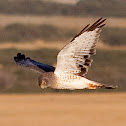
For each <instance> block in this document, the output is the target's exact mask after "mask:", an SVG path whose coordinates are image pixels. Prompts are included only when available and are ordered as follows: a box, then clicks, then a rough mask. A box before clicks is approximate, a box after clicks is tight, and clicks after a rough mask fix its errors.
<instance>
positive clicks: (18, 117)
mask: <svg viewBox="0 0 126 126" xmlns="http://www.w3.org/2000/svg"><path fill="white" fill-rule="evenodd" d="M0 125H1V126H126V93H120V94H119V93H105V94H102V93H99V94H95V93H85V94H73V93H72V94H59V93H57V94H35V95H32V94H30V95H29V94H26V95H23V94H22V95H20V94H8V95H2V94H1V95H0Z"/></svg>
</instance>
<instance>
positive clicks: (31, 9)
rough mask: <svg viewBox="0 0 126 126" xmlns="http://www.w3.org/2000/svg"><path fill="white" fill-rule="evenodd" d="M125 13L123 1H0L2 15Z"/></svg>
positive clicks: (125, 4) (114, 15)
mask: <svg viewBox="0 0 126 126" xmlns="http://www.w3.org/2000/svg"><path fill="white" fill-rule="evenodd" d="M125 12H126V1H125V0H109V1H105V0H90V1H89V0H80V1H79V2H78V3H77V4H76V5H67V4H60V3H54V2H45V1H42V0H0V13H3V14H20V15H24V14H30V15H66V16H68V15H71V16H106V17H108V16H111V17H126V13H125Z"/></svg>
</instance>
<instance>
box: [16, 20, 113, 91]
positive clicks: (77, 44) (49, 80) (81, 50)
mask: <svg viewBox="0 0 126 126" xmlns="http://www.w3.org/2000/svg"><path fill="white" fill-rule="evenodd" d="M105 20H106V19H103V18H100V19H99V20H97V21H96V22H95V23H94V24H93V25H91V26H89V25H90V24H88V25H87V26H86V27H84V28H83V30H82V31H81V32H80V33H79V34H77V35H76V36H75V37H74V38H73V39H72V40H71V42H70V43H68V44H67V45H66V46H65V47H64V48H63V49H62V50H61V51H60V52H59V53H58V56H57V66H56V68H54V67H53V66H50V65H46V64H42V63H39V62H36V61H34V60H32V59H30V58H29V57H27V58H26V57H25V55H24V54H23V55H22V54H21V53H18V54H17V56H16V57H14V60H15V61H16V63H17V64H18V65H21V66H24V67H28V68H30V69H33V70H36V71H38V72H40V73H41V75H40V77H39V78H38V82H39V86H40V87H41V88H42V89H44V88H47V87H50V88H55V89H70V90H74V89H96V88H97V87H98V88H108V89H113V88H115V87H113V86H106V85H105V84H101V83H97V82H94V81H91V80H88V79H86V78H85V75H86V73H87V71H88V68H89V66H91V63H92V59H91V58H90V57H91V56H92V55H94V54H95V53H96V44H97V41H98V40H99V36H100V32H101V29H102V27H103V26H104V25H105V24H104V22H105Z"/></svg>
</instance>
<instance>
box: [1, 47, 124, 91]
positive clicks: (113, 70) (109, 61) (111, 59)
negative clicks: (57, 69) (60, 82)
mask: <svg viewBox="0 0 126 126" xmlns="http://www.w3.org/2000/svg"><path fill="white" fill-rule="evenodd" d="M18 52H21V53H24V54H25V55H26V56H29V57H31V58H32V59H34V60H36V61H39V62H42V63H45V64H50V65H53V64H55V63H56V55H57V53H58V50H56V49H41V50H35V51H24V50H15V49H6V50H0V63H1V65H2V66H3V68H2V69H1V71H4V72H2V74H3V75H2V74H0V81H1V80H2V81H1V83H3V84H0V89H1V90H0V92H1V93H13V92H15V93H16V92H18V93H30V92H31V93H33V92H34V93H35V92H36V93H38V92H41V93H44V92H64V91H65V92H86V91H87V90H81V91H80V90H79V91H68V90H67V91H66V90H63V91H61V90H53V89H45V90H42V89H40V88H39V86H38V82H37V80H38V76H39V75H40V74H37V73H34V71H30V70H28V69H27V68H23V67H20V66H17V65H16V64H15V62H14V60H13V56H15V55H16V54H17V53H18ZM125 63H126V51H108V50H98V51H97V55H96V56H94V62H93V63H92V66H91V67H90V69H89V72H88V74H87V77H88V78H89V79H92V80H95V81H98V82H101V83H106V84H110V85H118V86H119V87H118V89H116V90H113V91H126V85H125V84H126V77H125V75H126V69H125ZM6 73H7V74H6ZM8 78H9V79H8ZM6 79H7V80H11V81H10V82H11V86H10V83H8V81H6ZM12 82H13V83H12ZM12 84H13V85H12ZM2 85H6V87H7V88H6V87H3V86H2ZM7 85H8V86H7ZM9 86H10V88H8V87H9ZM3 88H4V90H2V89H3ZM5 89H6V90H5ZM99 91H111V92H112V90H101V89H98V90H90V92H99ZM88 92H89V90H88Z"/></svg>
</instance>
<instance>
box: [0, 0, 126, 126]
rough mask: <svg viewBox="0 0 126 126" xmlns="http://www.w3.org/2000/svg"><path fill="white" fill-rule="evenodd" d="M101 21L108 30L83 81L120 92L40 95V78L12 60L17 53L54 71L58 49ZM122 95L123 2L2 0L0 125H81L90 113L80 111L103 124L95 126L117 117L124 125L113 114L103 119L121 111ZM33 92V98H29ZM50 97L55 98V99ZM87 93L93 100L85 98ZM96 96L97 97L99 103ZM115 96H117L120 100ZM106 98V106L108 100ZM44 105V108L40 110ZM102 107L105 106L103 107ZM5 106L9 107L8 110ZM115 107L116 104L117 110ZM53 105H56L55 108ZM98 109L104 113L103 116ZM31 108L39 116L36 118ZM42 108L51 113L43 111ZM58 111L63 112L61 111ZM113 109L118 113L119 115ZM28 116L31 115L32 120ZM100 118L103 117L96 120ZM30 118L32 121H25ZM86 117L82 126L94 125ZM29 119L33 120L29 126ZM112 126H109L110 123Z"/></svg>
mask: <svg viewBox="0 0 126 126" xmlns="http://www.w3.org/2000/svg"><path fill="white" fill-rule="evenodd" d="M100 17H105V18H107V21H106V26H105V27H104V28H103V31H102V33H101V36H100V40H99V42H98V45H97V54H96V55H95V56H93V59H94V61H93V63H92V66H91V67H90V69H89V72H88V74H87V78H89V79H91V80H94V81H98V82H101V83H105V84H111V85H118V89H116V90H103V89H102V90H101V89H97V90H77V91H68V90H54V89H44V90H42V89H40V88H39V86H38V76H39V74H37V73H34V71H30V70H28V69H25V68H23V67H20V66H17V65H16V64H15V62H14V60H13V57H14V56H16V55H17V53H18V52H20V53H24V54H25V55H26V56H28V57H30V58H31V59H34V60H36V61H39V62H42V63H45V64H50V65H54V66H56V56H57V53H58V52H59V51H60V49H61V48H62V47H63V46H64V45H65V44H66V43H68V42H69V41H70V40H71V39H72V38H73V37H74V36H75V35H76V34H77V33H78V32H79V31H81V30H82V28H83V27H84V26H86V25H87V24H88V23H90V24H92V23H94V21H96V20H97V19H98V18H100ZM125 91H126V0H109V1H105V0H0V93H1V95H0V101H1V106H2V107H1V108H0V112H1V115H0V117H1V119H2V120H1V121H2V123H1V124H3V126H5V125H9V124H10V122H11V124H13V125H14V124H16V125H18V126H20V125H21V126H22V125H23V126H24V125H26V124H27V125H34V126H39V125H42V123H41V120H42V118H41V117H43V118H44V119H45V120H46V121H47V122H48V121H49V120H51V121H52V122H53V121H54V124H55V125H57V126H59V123H58V122H57V121H56V118H57V119H59V120H60V121H63V123H62V125H68V124H69V126H70V125H72V126H74V125H79V124H80V125H81V124H84V123H85V122H82V123H81V121H82V120H83V118H82V116H84V115H83V112H85V111H86V113H85V114H87V113H88V111H87V109H86V108H83V106H86V107H89V108H88V110H89V112H90V113H92V112H94V113H95V112H96V114H93V113H92V116H91V115H90V117H92V118H93V119H94V120H97V121H100V122H104V124H102V123H96V125H97V126H101V124H102V125H103V126H104V125H107V123H108V122H111V120H113V121H115V120H116V118H119V119H120V120H119V121H118V123H117V122H116V123H115V124H114V126H116V125H117V126H119V125H120V122H121V124H122V123H123V124H125V122H124V117H123V116H122V115H117V116H116V117H115V116H114V117H113V118H111V116H107V114H108V113H107V112H110V111H111V112H112V114H113V115H114V114H117V113H121V112H122V113H124V112H125V111H124V110H125V107H124V108H123V105H124V104H123V103H124V101H125V98H126V95H125V94H124V95H121V94H120V92H125ZM103 92H104V93H105V92H107V93H110V92H113V93H118V95H110V96H109V95H108V94H107V96H106V95H104V93H103ZM26 93H27V95H26ZM29 93H30V95H29ZM32 93H34V94H36V95H34V96H33V95H31V94H32ZM50 93H53V96H54V97H53V96H52V94H50ZM89 93H91V94H93V95H91V94H90V95H89ZM97 93H99V94H97ZM13 94H15V95H13ZM19 94H22V95H19ZM82 94H84V96H83V95H82ZM87 94H88V95H87ZM99 95H101V96H100V97H99V99H97V98H98V97H97V96H99ZM45 96H46V97H47V99H46V98H45ZM105 96H106V97H105ZM119 96H120V97H121V98H122V99H120V97H119ZM116 97H118V100H117V99H116ZM74 98H75V99H74ZM83 98H84V99H83ZM71 99H72V100H71ZM90 99H91V101H90ZM94 99H95V100H94ZM96 99H97V100H96ZM108 99H109V101H107V100H108ZM110 99H111V100H110ZM40 100H41V102H40ZM43 100H44V102H45V104H44V105H43V107H42V106H41V105H42V104H43V102H42V101H43ZM88 100H89V101H88ZM76 101H77V103H76ZM93 102H95V103H96V104H95V105H94V106H95V108H96V110H93V107H94V106H92V104H93ZM103 102H104V104H102V103H103ZM5 103H6V105H7V104H9V106H6V105H5ZM86 103H87V104H86ZM109 103H112V104H111V105H110V104H109ZM114 103H117V104H116V106H115V105H114ZM118 103H120V104H121V108H122V109H119V108H120V107H119V106H118ZM31 104H32V106H31ZM52 104H53V105H52ZM57 104H58V105H59V106H57V107H56V105H57ZM50 105H51V106H50ZM72 105H73V108H72V107H71V106H72ZM90 105H91V106H90ZM101 105H102V106H103V108H104V109H105V110H106V112H104V111H102V109H103V108H101ZM19 106H20V107H21V108H20V107H19ZM54 106H55V107H54ZM63 106H69V107H68V108H67V107H63ZM79 106H81V107H82V108H81V107H80V109H79V110H78V109H77V108H78V107H79ZM109 106H111V107H109ZM113 106H114V107H115V108H114V109H113ZM9 107H10V109H9ZM36 107H37V109H36ZM41 107H42V108H41ZM50 107H51V108H50ZM53 107H54V108H53ZM26 109H27V110H28V111H26ZM34 109H35V110H36V111H37V112H40V113H39V114H38V113H37V112H36V111H35V110H34ZM46 109H48V110H49V111H45V110H46ZM61 109H62V111H60V110H61ZM10 110H11V111H10ZM14 110H16V111H14ZM74 110H75V111H74ZM115 110H118V112H116V111H115ZM71 111H72V112H73V113H71ZM25 112H26V113H25ZM49 112H50V113H51V115H50V113H49ZM55 112H56V113H55ZM74 112H75V113H74ZM79 112H80V113H79ZM97 112H98V113H97ZM17 113H18V114H19V115H20V116H19V115H18V117H19V118H18V119H17V120H18V121H17V120H16V118H15V117H16V115H17ZM24 113H25V114H24ZM31 113H32V114H33V116H30V115H32V114H31ZM54 113H55V116H54V115H53V114H54ZM44 114H45V115H46V116H47V115H49V118H46V117H45V116H44ZM59 114H60V116H63V115H65V116H66V114H68V116H67V117H66V118H65V117H63V118H62V119H61V118H60V117H59ZM72 114H73V115H74V116H73V117H72V116H71V115H72ZM97 114H98V115H99V116H98V117H99V118H98V117H97ZM124 114H125V113H124ZM40 115H41V116H40ZM101 115H103V117H104V118H100V117H101ZM28 116H30V117H29V118H26V117H28ZM34 117H37V118H34ZM84 117H86V120H88V121H87V123H86V125H87V126H92V123H91V121H93V120H92V118H90V117H89V118H88V117H87V116H86V115H85V116H84ZM7 118H8V119H10V118H11V121H10V122H9V121H6V120H7ZM106 118H107V119H108V120H106ZM21 119H22V120H23V121H24V123H23V121H21ZM27 119H28V120H27ZM30 119H32V121H31V122H30ZM76 119H78V121H79V123H70V122H69V120H71V121H73V122H74V121H75V120H76ZM110 119H111V120H110ZM28 121H29V122H28ZM76 121H77V120H76ZM19 122H22V123H19ZM26 122H27V123H26ZM47 122H44V124H43V125H48V123H47ZM68 122H69V123H68ZM89 122H90V123H89ZM123 124H122V125H121V126H123ZM111 125H112V126H113V124H111ZM60 126H61V125H60ZM93 126H95V124H94V125H93Z"/></svg>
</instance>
